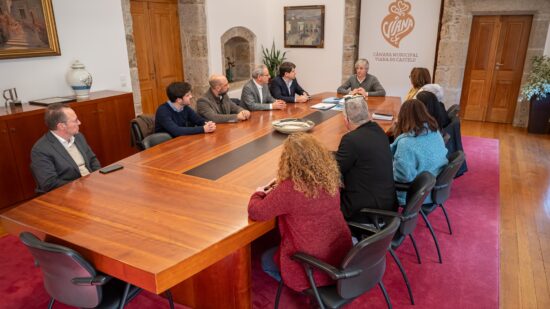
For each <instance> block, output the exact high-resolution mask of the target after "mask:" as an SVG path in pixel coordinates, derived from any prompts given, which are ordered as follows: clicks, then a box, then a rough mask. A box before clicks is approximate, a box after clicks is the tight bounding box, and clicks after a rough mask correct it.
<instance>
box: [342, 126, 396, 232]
mask: <svg viewBox="0 0 550 309" xmlns="http://www.w3.org/2000/svg"><path fill="white" fill-rule="evenodd" d="M336 161H338V166H339V167H340V173H341V174H342V178H343V183H344V188H342V190H341V192H340V207H341V209H342V212H343V214H344V217H345V218H346V220H359V221H361V220H360V219H359V217H360V216H359V213H358V212H359V210H360V209H361V208H375V209H385V210H397V204H396V196H395V183H394V180H393V162H392V154H391V151H390V144H389V141H388V137H387V136H386V134H385V133H384V131H383V130H382V128H380V126H379V125H378V124H377V123H375V122H372V121H370V122H367V123H365V124H363V125H361V126H360V127H358V128H357V129H355V130H353V131H351V132H349V133H347V134H346V135H344V136H343V137H342V140H341V141H340V146H338V152H337V153H336Z"/></svg>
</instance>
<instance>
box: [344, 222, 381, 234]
mask: <svg viewBox="0 0 550 309" xmlns="http://www.w3.org/2000/svg"><path fill="white" fill-rule="evenodd" d="M348 226H349V227H350V229H356V230H360V231H361V232H369V233H370V234H376V233H378V232H379V231H378V230H377V229H375V228H372V227H370V226H367V225H365V224H362V223H358V222H353V221H348Z"/></svg>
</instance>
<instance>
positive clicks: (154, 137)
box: [142, 133, 172, 149]
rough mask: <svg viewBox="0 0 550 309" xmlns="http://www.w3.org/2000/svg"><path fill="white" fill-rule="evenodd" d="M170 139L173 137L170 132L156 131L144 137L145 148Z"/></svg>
mask: <svg viewBox="0 0 550 309" xmlns="http://www.w3.org/2000/svg"><path fill="white" fill-rule="evenodd" d="M170 139H172V136H170V134H168V133H154V134H151V135H149V136H147V137H146V138H144V139H143V141H142V143H143V148H144V149H149V148H151V147H153V146H156V145H158V144H160V143H164V142H166V141H167V140H170Z"/></svg>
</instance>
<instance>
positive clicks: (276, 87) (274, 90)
mask: <svg viewBox="0 0 550 309" xmlns="http://www.w3.org/2000/svg"><path fill="white" fill-rule="evenodd" d="M269 91H271V96H272V97H274V98H275V99H279V100H283V101H285V102H287V103H294V102H295V101H294V95H296V94H298V95H303V94H304V93H307V91H305V90H304V89H303V88H302V87H300V84H298V80H297V79H295V80H294V81H293V82H292V85H290V92H288V88H287V86H286V83H285V81H284V79H283V78H282V77H280V76H277V77H275V78H274V79H272V80H271V84H270V85H269Z"/></svg>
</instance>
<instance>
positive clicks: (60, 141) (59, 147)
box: [31, 103, 101, 193]
mask: <svg viewBox="0 0 550 309" xmlns="http://www.w3.org/2000/svg"><path fill="white" fill-rule="evenodd" d="M44 121H45V122H46V126H48V129H49V131H48V133H46V134H44V136H42V137H41V138H40V139H39V140H38V141H37V142H36V143H35V144H34V146H33V147H32V151H31V170H32V173H33V176H34V178H35V180H36V192H37V193H45V192H48V191H51V190H53V189H55V188H57V187H60V186H62V185H64V184H66V183H69V182H71V181H73V180H75V179H77V178H80V177H82V176H86V175H88V174H90V173H91V172H93V171H96V170H98V169H99V168H100V167H101V165H100V164H99V161H98V160H97V157H96V155H95V154H94V152H93V151H92V149H90V146H88V143H87V142H86V139H85V138H84V135H82V134H81V133H79V132H78V131H79V126H80V120H78V117H77V116H76V113H75V112H74V110H73V109H72V108H70V107H69V106H67V105H63V104H59V103H56V104H52V105H50V106H48V109H47V110H46V113H45V115H44Z"/></svg>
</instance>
